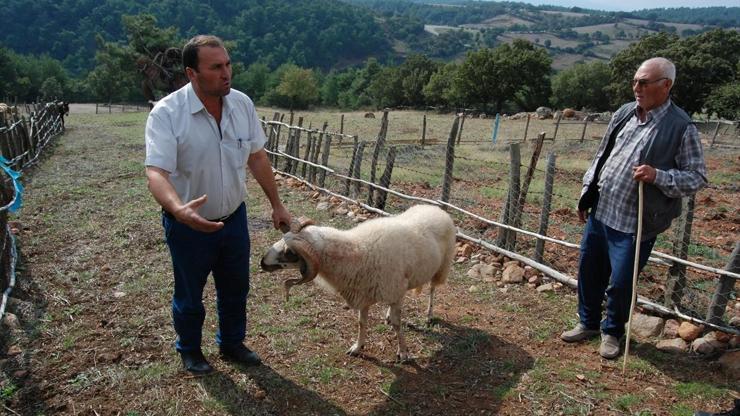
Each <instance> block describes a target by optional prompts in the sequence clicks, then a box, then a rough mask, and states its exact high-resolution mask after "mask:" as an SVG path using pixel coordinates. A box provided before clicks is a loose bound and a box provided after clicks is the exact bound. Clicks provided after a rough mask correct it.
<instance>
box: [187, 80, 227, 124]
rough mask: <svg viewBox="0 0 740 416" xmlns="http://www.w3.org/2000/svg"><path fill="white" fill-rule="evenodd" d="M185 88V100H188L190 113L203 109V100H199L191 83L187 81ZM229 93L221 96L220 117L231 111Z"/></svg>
mask: <svg viewBox="0 0 740 416" xmlns="http://www.w3.org/2000/svg"><path fill="white" fill-rule="evenodd" d="M185 88H186V90H185V91H186V94H187V100H188V106H189V107H190V114H195V113H197V112H199V111H205V109H206V108H205V106H204V105H203V102H202V101H200V98H198V95H197V94H196V93H195V90H194V89H193V84H192V83H188V85H186V86H185ZM229 95H231V94H228V95H224V96H223V97H221V98H222V102H223V114H222V117H223V116H225V115H228V114H230V113H231V109H232V104H231V99H230V98H229Z"/></svg>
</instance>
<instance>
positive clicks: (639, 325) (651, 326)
mask: <svg viewBox="0 0 740 416" xmlns="http://www.w3.org/2000/svg"><path fill="white" fill-rule="evenodd" d="M632 330H633V331H634V332H635V334H637V336H639V337H642V338H652V337H657V336H658V335H660V332H661V331H662V330H663V319H661V318H658V317H657V316H650V315H643V314H641V313H636V314H634V315H633V316H632Z"/></svg>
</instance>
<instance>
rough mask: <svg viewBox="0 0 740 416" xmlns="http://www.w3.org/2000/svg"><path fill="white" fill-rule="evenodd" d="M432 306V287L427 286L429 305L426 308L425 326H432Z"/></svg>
mask: <svg viewBox="0 0 740 416" xmlns="http://www.w3.org/2000/svg"><path fill="white" fill-rule="evenodd" d="M432 305H434V285H430V286H429V305H428V306H427V326H432V324H433V323H434V317H433V316H432Z"/></svg>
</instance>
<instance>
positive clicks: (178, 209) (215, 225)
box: [146, 166, 224, 233]
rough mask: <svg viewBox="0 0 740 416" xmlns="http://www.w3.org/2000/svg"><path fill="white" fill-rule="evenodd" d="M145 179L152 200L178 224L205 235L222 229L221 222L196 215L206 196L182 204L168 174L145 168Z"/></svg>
mask: <svg viewBox="0 0 740 416" xmlns="http://www.w3.org/2000/svg"><path fill="white" fill-rule="evenodd" d="M146 178H147V185H148V187H149V192H151V193H152V196H154V199H155V200H156V201H157V202H158V203H159V205H161V206H162V208H164V210H165V211H167V212H169V213H170V214H172V215H173V216H174V217H175V219H176V220H177V221H178V222H181V223H183V224H185V225H187V226H189V227H190V228H192V229H194V230H197V231H202V232H207V233H210V232H214V231H218V230H220V229H221V228H223V227H224V223H223V222H213V221H208V220H207V219H205V218H203V217H201V216H200V214H198V208H200V207H201V205H203V204H205V203H206V199H207V196H206V195H203V196H201V197H200V198H197V199H194V200H192V201H190V202H188V203H187V204H183V203H182V201H180V197H179V196H177V192H176V191H175V188H174V187H173V186H172V183H171V182H170V173H169V172H167V171H166V170H164V169H161V168H158V167H155V166H147V167H146Z"/></svg>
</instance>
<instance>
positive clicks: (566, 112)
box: [563, 108, 576, 118]
mask: <svg viewBox="0 0 740 416" xmlns="http://www.w3.org/2000/svg"><path fill="white" fill-rule="evenodd" d="M575 115H576V110H574V109H572V108H566V109H565V110H563V117H565V118H573V117H575Z"/></svg>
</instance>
